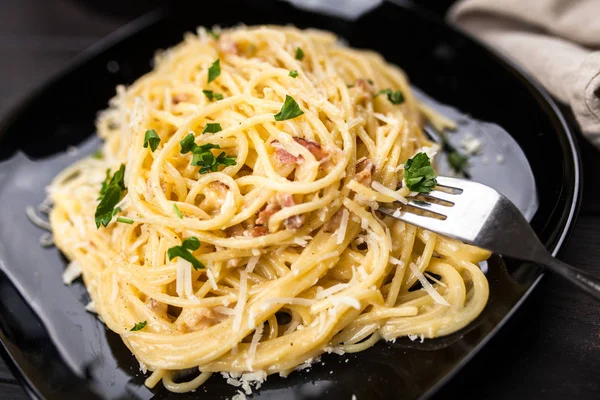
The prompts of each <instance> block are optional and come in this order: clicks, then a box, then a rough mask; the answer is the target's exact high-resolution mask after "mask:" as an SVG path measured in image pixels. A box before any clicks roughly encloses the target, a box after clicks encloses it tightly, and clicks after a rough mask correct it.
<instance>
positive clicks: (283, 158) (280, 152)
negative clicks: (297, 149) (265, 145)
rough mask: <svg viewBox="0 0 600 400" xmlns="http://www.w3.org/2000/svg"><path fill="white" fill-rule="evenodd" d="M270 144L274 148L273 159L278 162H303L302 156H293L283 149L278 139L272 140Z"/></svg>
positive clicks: (283, 163)
mask: <svg viewBox="0 0 600 400" xmlns="http://www.w3.org/2000/svg"><path fill="white" fill-rule="evenodd" d="M271 146H272V147H273V148H275V153H274V156H275V161H276V162H277V163H278V164H282V165H285V164H302V163H303V162H304V158H302V156H295V155H293V154H290V153H289V152H288V151H287V150H285V149H284V148H283V146H282V145H281V143H279V142H278V141H276V140H275V141H273V142H271Z"/></svg>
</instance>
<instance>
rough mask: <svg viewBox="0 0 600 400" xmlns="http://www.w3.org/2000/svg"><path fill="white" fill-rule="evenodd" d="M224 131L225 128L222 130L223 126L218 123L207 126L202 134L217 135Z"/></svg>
mask: <svg viewBox="0 0 600 400" xmlns="http://www.w3.org/2000/svg"><path fill="white" fill-rule="evenodd" d="M222 130H223V128H221V124H219V123H218V122H215V123H208V124H206V126H205V127H204V130H203V131H202V133H207V132H208V133H217V132H221V131H222Z"/></svg>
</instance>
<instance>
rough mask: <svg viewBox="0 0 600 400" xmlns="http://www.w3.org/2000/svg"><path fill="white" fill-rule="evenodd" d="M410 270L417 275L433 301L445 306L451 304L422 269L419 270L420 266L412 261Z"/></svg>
mask: <svg viewBox="0 0 600 400" xmlns="http://www.w3.org/2000/svg"><path fill="white" fill-rule="evenodd" d="M410 270H411V271H412V273H413V274H414V275H415V276H416V277H417V279H418V280H419V282H421V286H423V290H425V291H426V292H427V294H428V295H430V296H431V298H432V299H433V301H435V302H436V303H438V304H441V305H443V306H449V305H450V303H448V301H447V300H446V299H445V298H443V297H442V295H441V294H439V293H438V292H437V290H435V288H434V287H433V286H432V285H431V283H429V281H428V280H427V278H425V275H423V274H422V273H421V271H419V268H418V267H417V266H416V265H415V263H410Z"/></svg>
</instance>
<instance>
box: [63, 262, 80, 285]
mask: <svg viewBox="0 0 600 400" xmlns="http://www.w3.org/2000/svg"><path fill="white" fill-rule="evenodd" d="M81 273H82V270H81V264H79V263H78V262H77V261H71V262H70V263H69V264H68V265H67V268H65V270H64V272H63V274H62V279H63V283H64V284H65V285H70V284H71V283H73V281H74V280H75V279H77V278H79V277H80V276H81Z"/></svg>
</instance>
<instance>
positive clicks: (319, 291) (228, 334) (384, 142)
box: [50, 26, 489, 392]
mask: <svg viewBox="0 0 600 400" xmlns="http://www.w3.org/2000/svg"><path fill="white" fill-rule="evenodd" d="M428 113H430V111H429V112H428ZM423 118H424V117H423V113H422V111H421V108H420V105H419V104H418V102H417V101H416V99H415V98H414V96H413V94H412V93H411V90H410V87H409V85H408V83H407V80H406V78H405V76H404V75H403V73H402V72H401V71H400V70H399V69H398V68H396V67H394V66H392V65H389V64H387V63H386V62H385V61H384V60H383V59H382V58H381V56H379V55H378V54H375V53H373V52H368V51H359V50H355V49H351V48H348V47H345V46H343V45H340V44H339V43H338V42H337V39H336V37H335V36H333V35H332V34H330V33H326V32H322V31H315V30H304V31H303V30H298V29H296V28H292V27H275V26H270V27H238V28H233V29H228V30H223V31H221V32H210V33H209V32H207V31H206V30H204V29H202V28H201V29H199V31H198V34H197V35H191V34H190V35H187V36H186V37H185V40H184V42H183V43H181V44H179V45H178V46H176V47H174V48H172V49H170V50H167V51H165V52H163V53H161V54H159V55H158V56H157V59H156V66H155V68H154V70H153V71H152V72H150V73H148V74H146V75H145V76H143V77H141V78H140V79H139V80H137V81H136V82H135V83H134V84H133V85H132V86H130V87H129V88H124V87H118V88H117V95H116V97H115V98H114V99H112V100H111V102H110V107H109V109H108V110H106V111H104V112H103V113H102V114H101V115H100V117H99V119H98V122H97V127H98V134H99V135H100V137H102V138H103V139H104V145H103V147H102V150H101V154H99V155H98V156H95V157H88V158H85V159H83V160H81V161H79V162H77V163H75V164H74V165H72V166H70V167H69V168H67V169H66V170H64V171H63V172H61V173H60V174H59V175H58V176H57V177H56V178H55V180H54V181H53V183H52V185H51V187H50V196H51V199H52V201H53V203H54V208H53V209H52V211H51V214H50V222H51V226H52V231H53V235H54V241H55V243H56V245H57V246H58V247H59V248H60V249H61V250H62V251H63V252H64V253H65V254H66V255H67V257H68V258H69V259H71V260H72V261H73V262H76V263H77V264H78V266H80V267H81V270H82V273H83V279H84V282H85V284H86V286H87V289H88V291H89V294H90V296H91V299H92V302H93V304H92V305H91V306H90V308H95V309H96V310H97V312H98V314H99V315H100V316H101V317H102V320H103V321H104V322H105V323H106V325H107V326H108V327H109V328H110V329H111V330H113V331H114V332H116V333H118V334H119V335H121V337H122V339H123V341H124V342H125V344H126V345H127V346H128V347H129V349H130V350H131V351H132V352H133V354H134V355H135V356H136V357H137V359H138V360H139V361H140V364H141V365H142V366H143V367H144V368H147V369H148V370H150V371H153V372H152V374H151V375H150V377H149V378H148V379H147V381H146V384H147V385H148V386H150V387H152V386H154V385H156V384H157V383H158V382H160V381H162V383H163V384H164V385H165V387H166V388H167V389H168V390H171V391H174V392H185V391H189V390H193V389H195V388H197V387H198V386H199V385H201V384H203V383H204V382H205V381H206V380H207V379H208V377H209V376H210V374H211V373H214V372H220V373H222V374H223V375H224V376H225V377H226V378H227V379H228V381H231V382H233V383H234V384H236V385H241V386H242V387H243V388H244V389H246V388H247V387H248V382H252V381H254V382H257V381H258V382H260V381H262V380H264V378H265V377H266V376H267V375H269V374H273V373H279V374H281V375H286V374H288V373H290V372H291V371H293V370H294V369H296V368H301V367H302V365H306V362H307V360H311V359H314V358H317V357H318V356H319V355H320V354H322V353H323V352H325V351H328V352H336V353H343V352H357V351H361V350H364V349H366V348H368V347H369V346H372V345H373V344H375V343H376V342H377V341H378V340H380V339H385V340H394V339H396V338H398V337H401V336H410V337H416V335H418V336H421V337H427V338H433V337H437V336H442V335H447V334H450V333H452V332H455V331H457V330H458V329H460V328H462V327H464V326H465V325H467V324H468V323H469V322H471V321H472V320H473V319H474V318H475V317H476V316H477V315H478V314H479V313H480V312H481V311H482V309H483V307H484V306H485V304H486V301H487V298H488V284H487V281H486V279H485V276H484V274H483V273H482V272H481V270H480V269H479V268H478V267H477V265H476V263H477V262H479V261H482V260H484V259H486V258H487V257H488V256H489V254H488V252H486V251H484V250H481V249H478V248H475V247H472V246H468V245H465V244H462V243H460V242H457V241H454V240H451V239H448V238H445V237H441V236H438V235H436V234H434V233H431V232H428V231H426V230H423V229H420V228H416V227H414V226H411V225H407V224H404V223H403V222H401V221H398V220H395V219H393V218H390V217H385V218H382V216H380V215H378V213H377V212H376V209H377V204H378V202H397V201H404V202H405V197H406V196H408V195H410V193H409V192H410V190H409V189H408V187H407V185H405V184H404V185H403V184H402V182H403V176H404V171H403V163H404V162H405V161H407V160H408V159H409V158H411V157H412V156H414V155H415V154H417V153H419V152H428V153H429V154H431V153H432V152H433V149H432V144H431V143H430V142H428V141H427V139H426V138H425V137H424V135H423V133H422V130H421V125H422V122H423ZM190 135H191V136H190ZM217 146H218V147H217ZM121 166H122V167H121ZM118 175H120V176H119V177H118ZM398 187H399V189H398ZM101 188H102V189H101ZM100 189H101V190H102V193H101V194H100V198H101V200H100V204H99V200H98V197H99V190H100ZM110 202H112V206H114V207H108V209H107V210H104V208H106V207H105V206H107V204H108V203H110ZM101 208H102V209H103V210H100V209H101ZM99 213H100V214H102V215H101V216H100V220H98V218H99V217H98V215H99ZM132 327H133V328H132ZM190 368H193V369H195V370H196V371H198V373H199V375H197V376H195V377H193V378H192V379H191V380H190V379H188V380H185V381H183V382H182V381H181V377H180V375H179V371H182V370H186V369H190Z"/></svg>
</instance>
